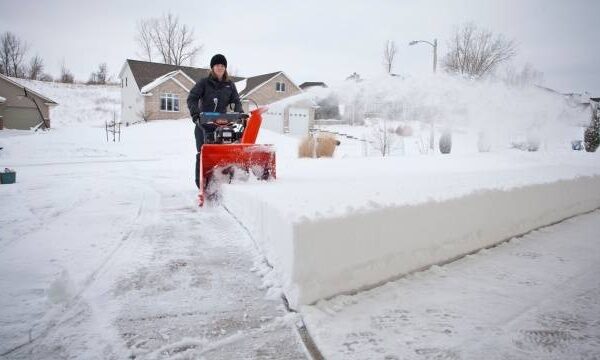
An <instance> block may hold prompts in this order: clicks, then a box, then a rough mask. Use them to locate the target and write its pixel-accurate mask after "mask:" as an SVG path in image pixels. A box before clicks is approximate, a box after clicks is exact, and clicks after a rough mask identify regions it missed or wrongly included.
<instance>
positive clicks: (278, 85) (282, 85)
mask: <svg viewBox="0 0 600 360" xmlns="http://www.w3.org/2000/svg"><path fill="white" fill-rule="evenodd" d="M275 91H277V92H284V91H285V83H282V82H278V83H275Z"/></svg>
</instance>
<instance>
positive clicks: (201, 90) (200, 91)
mask: <svg viewBox="0 0 600 360" xmlns="http://www.w3.org/2000/svg"><path fill="white" fill-rule="evenodd" d="M215 99H217V100H216V101H215ZM215 103H216V104H215ZM229 104H234V105H235V108H234V111H235V112H243V111H244V110H243V108H242V103H241V102H240V96H239V94H238V92H237V89H236V88H235V84H234V83H233V82H232V81H231V80H226V81H219V80H217V79H215V78H213V77H212V76H210V75H209V76H208V77H206V78H204V79H200V81H198V82H197V83H196V85H194V87H193V88H192V90H191V91H190V95H188V98H187V105H188V109H189V110H190V115H191V116H192V120H195V119H196V118H197V116H198V114H199V113H201V112H219V113H225V112H227V107H228V106H229ZM215 105H216V106H215Z"/></svg>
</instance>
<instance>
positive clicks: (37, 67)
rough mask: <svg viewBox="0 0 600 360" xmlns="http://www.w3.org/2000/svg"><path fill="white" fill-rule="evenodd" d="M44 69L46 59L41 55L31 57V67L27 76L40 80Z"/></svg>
mask: <svg viewBox="0 0 600 360" xmlns="http://www.w3.org/2000/svg"><path fill="white" fill-rule="evenodd" d="M43 71H44V61H43V60H42V58H41V57H40V56H39V55H36V56H34V57H32V58H31V60H30V61H29V67H28V68H27V78H28V79H31V80H39V79H40V77H41V76H42V72H43Z"/></svg>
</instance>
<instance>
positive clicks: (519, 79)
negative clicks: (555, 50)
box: [502, 63, 544, 87]
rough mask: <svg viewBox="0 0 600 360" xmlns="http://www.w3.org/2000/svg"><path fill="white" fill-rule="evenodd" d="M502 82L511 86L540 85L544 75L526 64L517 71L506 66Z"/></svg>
mask: <svg viewBox="0 0 600 360" xmlns="http://www.w3.org/2000/svg"><path fill="white" fill-rule="evenodd" d="M502 80H503V81H504V82H505V83H506V84H507V85H511V86H521V87H522V86H527V85H534V84H535V85H540V84H542V83H543V81H544V73H543V72H541V71H538V70H536V69H535V68H534V67H533V65H531V64H529V63H527V64H525V65H524V66H523V68H522V69H521V70H520V71H518V70H516V69H515V68H514V67H513V66H507V67H506V69H505V73H504V76H503V78H502Z"/></svg>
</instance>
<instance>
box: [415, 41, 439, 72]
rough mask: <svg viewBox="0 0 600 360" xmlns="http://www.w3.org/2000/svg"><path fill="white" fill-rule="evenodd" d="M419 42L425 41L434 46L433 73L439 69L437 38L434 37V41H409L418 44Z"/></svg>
mask: <svg viewBox="0 0 600 360" xmlns="http://www.w3.org/2000/svg"><path fill="white" fill-rule="evenodd" d="M418 43H425V44H429V45H431V47H433V73H434V74H435V72H436V70H437V39H433V43H431V42H429V41H426V40H414V41H411V42H409V43H408V45H416V44H418Z"/></svg>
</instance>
